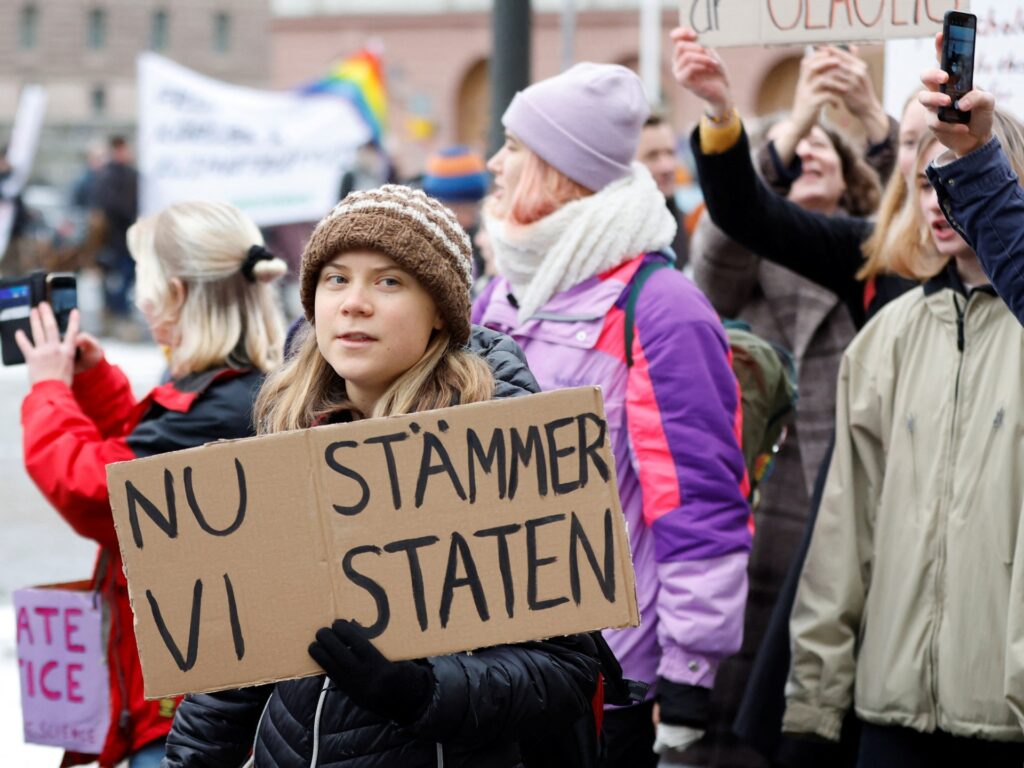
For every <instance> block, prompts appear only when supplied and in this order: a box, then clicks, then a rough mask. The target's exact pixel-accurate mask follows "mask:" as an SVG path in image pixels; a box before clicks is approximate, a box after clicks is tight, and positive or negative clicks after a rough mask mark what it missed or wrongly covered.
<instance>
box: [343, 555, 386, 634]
mask: <svg viewBox="0 0 1024 768" xmlns="http://www.w3.org/2000/svg"><path fill="white" fill-rule="evenodd" d="M370 552H372V553H373V554H375V555H378V556H379V555H380V547H374V546H370V545H366V546H362V547H353V548H352V549H350V550H349V551H348V552H346V553H345V557H343V558H342V560H341V569H342V570H343V571H344V572H345V575H346V576H348V580H349V581H351V582H352V583H353V584H355V585H356V586H357V587H362V588H363V589H365V590H366V591H367V592H369V593H370V597H372V598H373V602H374V603H376V605H377V620H376V621H374V622H373V624H371V625H370V626H365V625H363V624H362V623H360V622H358V621H356V620H355V619H353V620H352V623H353V624H355V625H356V626H358V627H360V628H362V629H363V630H364V632H365V633H366V637H367V639H370V640H372V639H373V638H375V637H377V636H378V635H380V634H383V632H384V630H385V629H387V628H388V623H389V622H390V621H391V606H390V604H389V603H388V593H387V592H385V591H384V587H382V586H381V585H380V584H378V583H377V582H376V581H375V580H374V579H371V578H370V577H369V576H367V575H365V574H362V573H360V572H359V571H357V570H356V569H355V568H353V567H352V561H353V560H354V559H355V557H356V555H365V554H368V553H370Z"/></svg>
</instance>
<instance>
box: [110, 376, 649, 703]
mask: <svg viewBox="0 0 1024 768" xmlns="http://www.w3.org/2000/svg"><path fill="white" fill-rule="evenodd" d="M107 478H108V483H109V488H110V501H111V506H112V508H113V511H114V522H115V525H116V527H117V535H118V540H119V543H120V546H121V554H122V556H123V558H124V564H125V572H126V574H127V576H128V589H129V593H130V595H131V600H132V608H133V609H134V612H135V634H136V638H137V640H138V645H139V653H140V655H141V658H142V670H143V675H144V677H145V693H146V696H147V698H156V697H161V696H168V695H172V694H178V693H187V692H193V693H194V692H202V691H214V690H220V689H223V688H237V687H240V686H244V685H252V684H255V683H260V682H267V681H271V680H281V679H287V678H293V677H301V676H304V675H311V674H316V673H319V672H320V668H319V667H318V666H317V665H316V663H315V662H313V660H312V659H311V658H310V657H309V655H308V653H307V650H306V649H307V647H308V645H309V643H310V642H312V640H313V636H314V634H315V632H316V630H317V629H318V628H320V627H322V626H327V625H329V624H330V623H331V622H332V621H333V620H334V619H336V618H345V619H353V620H355V621H357V622H359V623H360V624H361V625H362V626H363V627H365V628H367V631H368V633H369V635H370V636H371V637H372V638H373V642H374V645H376V646H377V648H378V649H379V650H380V651H381V652H382V653H384V655H386V656H387V657H388V658H390V659H393V660H398V659H411V658H419V657H423V656H430V655H437V654H445V653H452V652H456V651H463V650H471V649H474V648H480V647H485V646H491V645H499V644H502V643H511V642H521V641H526V640H535V639H540V638H545V637H552V636H556V635H564V634H571V633H575V632H583V631H589V630H593V629H601V628H605V627H623V626H636V625H637V624H638V623H639V613H638V610H637V605H636V594H635V587H634V577H633V566H632V562H631V560H630V554H629V543H628V540H627V534H626V529H625V522H624V518H623V515H622V511H621V508H620V506H619V495H618V490H617V488H616V481H615V465H614V462H613V459H612V456H611V452H610V450H609V447H608V439H607V425H606V423H605V419H604V407H603V402H602V399H601V393H600V390H599V389H597V388H580V389H570V390H562V391H558V392H551V393H547V394H542V395H533V396H530V397H524V398H515V399H510V400H499V401H493V402H488V403H479V404H475V405H467V406H462V407H459V408H448V409H444V410H438V411H430V412H425V413H419V414H415V415H412V416H404V417H396V418H389V419H373V420H367V421H360V422H355V423H352V424H339V425H333V426H325V427H318V428H315V429H309V430H304V431H297V432H286V433H282V434H278V435H270V436H266V437H259V438H251V439H248V440H237V441H231V442H220V443H215V444H211V445H207V446H203V447H200V448H194V449H191V450H187V451H180V452H177V453H172V454H166V455H163V456H154V457H152V458H148V459H142V460H138V461H132V462H124V463H120V464H114V465H111V466H110V467H109V468H108V470H107Z"/></svg>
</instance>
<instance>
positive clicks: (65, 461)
mask: <svg viewBox="0 0 1024 768" xmlns="http://www.w3.org/2000/svg"><path fill="white" fill-rule="evenodd" d="M261 381H262V374H260V373H259V372H258V371H252V370H238V369H233V368H220V369H214V370H210V371H205V372H203V373H199V374H192V375H189V376H186V377H184V378H183V379H180V380H177V381H173V382H169V383H167V384H164V385H162V386H159V387H157V388H156V389H154V390H153V391H152V392H150V393H149V395H147V396H146V398H145V399H144V400H142V401H141V402H136V401H135V397H134V396H133V395H132V392H131V388H130V386H129V384H128V379H127V378H126V377H125V375H124V373H123V372H122V371H121V369H119V368H117V367H114V366H112V365H110V364H108V363H107V362H106V361H103V362H101V363H100V364H99V365H97V366H96V367H94V368H92V369H91V370H89V371H86V372H85V373H83V374H80V375H79V376H76V377H75V381H74V385H73V387H72V388H68V387H67V385H65V384H64V383H62V382H60V381H53V380H51V381H41V382H38V383H37V384H35V385H34V386H33V387H32V391H31V392H29V394H28V396H27V397H26V398H25V401H24V402H23V403H22V406H21V422H22V427H23V430H24V435H23V441H24V451H25V467H26V469H27V470H28V474H29V475H30V476H31V477H32V479H33V480H34V481H35V483H36V485H37V486H38V487H39V490H40V491H41V492H42V493H43V495H44V496H46V498H47V500H49V502H50V503H51V504H53V506H54V507H56V509H57V511H58V512H60V514H61V516H62V517H63V518H64V519H65V520H67V521H68V523H69V524H70V525H71V527H72V528H74V529H75V530H76V531H77V532H78V533H79V534H81V535H82V536H85V537H87V538H90V539H92V540H94V541H96V542H97V543H98V544H99V545H100V550H99V555H98V557H97V562H96V569H95V572H94V578H95V580H96V582H97V586H98V588H99V589H100V590H101V591H102V594H103V595H104V597H105V598H106V601H107V602H106V605H107V611H108V614H107V615H105V616H104V619H105V621H104V627H105V629H106V630H107V631H108V632H109V635H108V639H107V649H108V653H107V659H108V663H109V667H110V706H111V717H110V723H111V725H110V731H109V732H108V733H107V739H106V742H105V744H104V747H103V752H102V753H101V754H100V756H99V762H100V765H101V766H104V767H106V766H113V765H114V764H115V763H117V762H118V761H120V760H122V759H123V758H124V757H125V756H127V755H130V754H132V753H134V752H135V751H137V750H138V749H139V748H141V747H143V746H145V745H146V744H148V743H149V742H151V741H153V740H155V739H159V738H161V737H163V736H166V735H167V733H168V731H170V728H171V722H172V720H173V718H174V712H175V709H176V708H177V705H178V699H160V700H155V701H146V700H145V699H144V698H143V694H142V691H143V686H142V668H141V666H140V664H139V656H138V651H137V649H136V645H135V632H134V628H133V619H132V611H131V606H130V604H129V601H128V589H127V584H126V582H125V577H124V571H123V569H122V566H121V553H120V549H119V548H118V545H117V536H116V534H115V532H114V521H113V517H112V515H111V512H110V503H109V500H108V496H107V472H106V467H107V465H108V464H110V463H113V462H117V461H130V460H131V459H136V458H142V457H145V456H152V455H154V454H158V453H167V452H169V451H175V450H181V449H183V448H191V447H194V446H197V445H202V444H203V443H207V442H210V441H211V440H216V439H220V438H238V437H247V436H250V435H251V434H252V426H251V422H252V401H253V399H254V397H255V393H256V390H257V389H258V388H259V385H260V383H261ZM108 616H109V621H108V620H107V618H108ZM93 759H95V758H94V757H93V756H84V755H75V754H68V755H66V756H65V760H64V764H65V765H74V764H78V763H83V762H89V761H91V760H93Z"/></svg>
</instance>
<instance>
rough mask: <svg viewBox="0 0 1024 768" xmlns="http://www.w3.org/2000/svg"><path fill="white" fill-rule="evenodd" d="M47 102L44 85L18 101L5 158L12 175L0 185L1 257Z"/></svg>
mask: <svg viewBox="0 0 1024 768" xmlns="http://www.w3.org/2000/svg"><path fill="white" fill-rule="evenodd" d="M46 100H47V96H46V89H45V88H43V86H41V85H26V86H25V87H24V88H23V89H22V91H21V96H20V97H19V99H18V111H17V113H16V114H15V115H14V129H13V130H12V131H11V141H10V144H9V145H8V147H7V155H6V160H7V162H8V164H9V165H10V166H11V173H10V175H8V176H7V178H6V179H5V180H4V182H3V184H0V254H3V253H4V251H6V250H7V245H8V243H9V241H10V237H11V227H13V226H14V203H13V202H11V201H12V200H13V199H14V198H15V197H16V196H17V195H18V194H19V193H20V192H21V190H22V188H24V186H25V182H26V181H28V177H29V172H30V171H31V170H32V163H33V161H34V160H35V157H36V148H37V147H38V145H39V134H40V133H41V132H42V130H43V118H44V117H45V115H46Z"/></svg>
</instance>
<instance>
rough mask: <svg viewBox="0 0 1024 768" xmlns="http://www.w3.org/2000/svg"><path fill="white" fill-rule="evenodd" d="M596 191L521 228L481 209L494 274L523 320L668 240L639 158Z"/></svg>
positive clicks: (659, 200)
mask: <svg viewBox="0 0 1024 768" xmlns="http://www.w3.org/2000/svg"><path fill="white" fill-rule="evenodd" d="M632 169H633V170H632V173H631V174H630V175H629V176H626V177H624V178H622V179H619V180H618V181H615V182H612V183H611V184H609V185H608V186H607V187H605V188H604V189H602V190H601V191H600V192H597V193H596V194H593V195H590V196H588V197H584V198H580V199H579V200H573V201H572V202H570V203H566V204H565V205H563V206H562V207H561V208H559V209H558V210H557V211H555V212H554V213H552V214H550V215H548V216H545V217H544V218H543V219H541V220H540V221H536V222H534V223H533V224H529V225H527V226H517V225H514V224H508V223H506V222H504V221H501V220H499V219H496V218H494V217H493V216H488V215H487V214H486V212H485V214H484V224H485V226H486V227H487V234H488V235H489V236H490V238H491V246H492V247H493V249H494V261H495V265H496V266H497V268H498V274H500V275H501V276H502V277H504V278H505V279H507V280H508V282H509V285H510V286H511V288H512V293H513V295H514V296H515V297H516V301H518V303H519V322H520V323H522V322H525V321H526V320H528V319H529V318H530V317H532V316H533V314H534V313H535V312H536V311H537V310H538V309H540V308H541V307H543V306H544V305H545V304H547V302H548V300H549V299H550V298H551V297H552V296H554V295H555V294H557V293H561V292H562V291H564V290H566V289H567V288H572V287H573V286H574V285H577V284H579V283H581V282H583V281H584V280H586V279H587V278H589V277H593V276H594V275H596V274H599V273H601V272H604V271H605V270H608V269H611V268H612V267H616V266H618V265H619V264H622V263H623V262H624V261H627V260H628V259H631V258H633V257H635V256H637V255H638V254H641V253H645V252H647V251H657V250H659V249H661V248H665V247H667V246H669V245H671V244H672V239H673V238H674V237H675V234H676V222H675V218H674V217H673V216H672V214H671V213H669V211H668V208H666V207H665V196H664V195H662V194H661V192H660V191H659V190H658V186H657V184H655V182H654V178H653V177H652V176H651V174H650V172H649V171H648V170H647V167H646V166H644V165H642V164H641V163H633V164H632Z"/></svg>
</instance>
